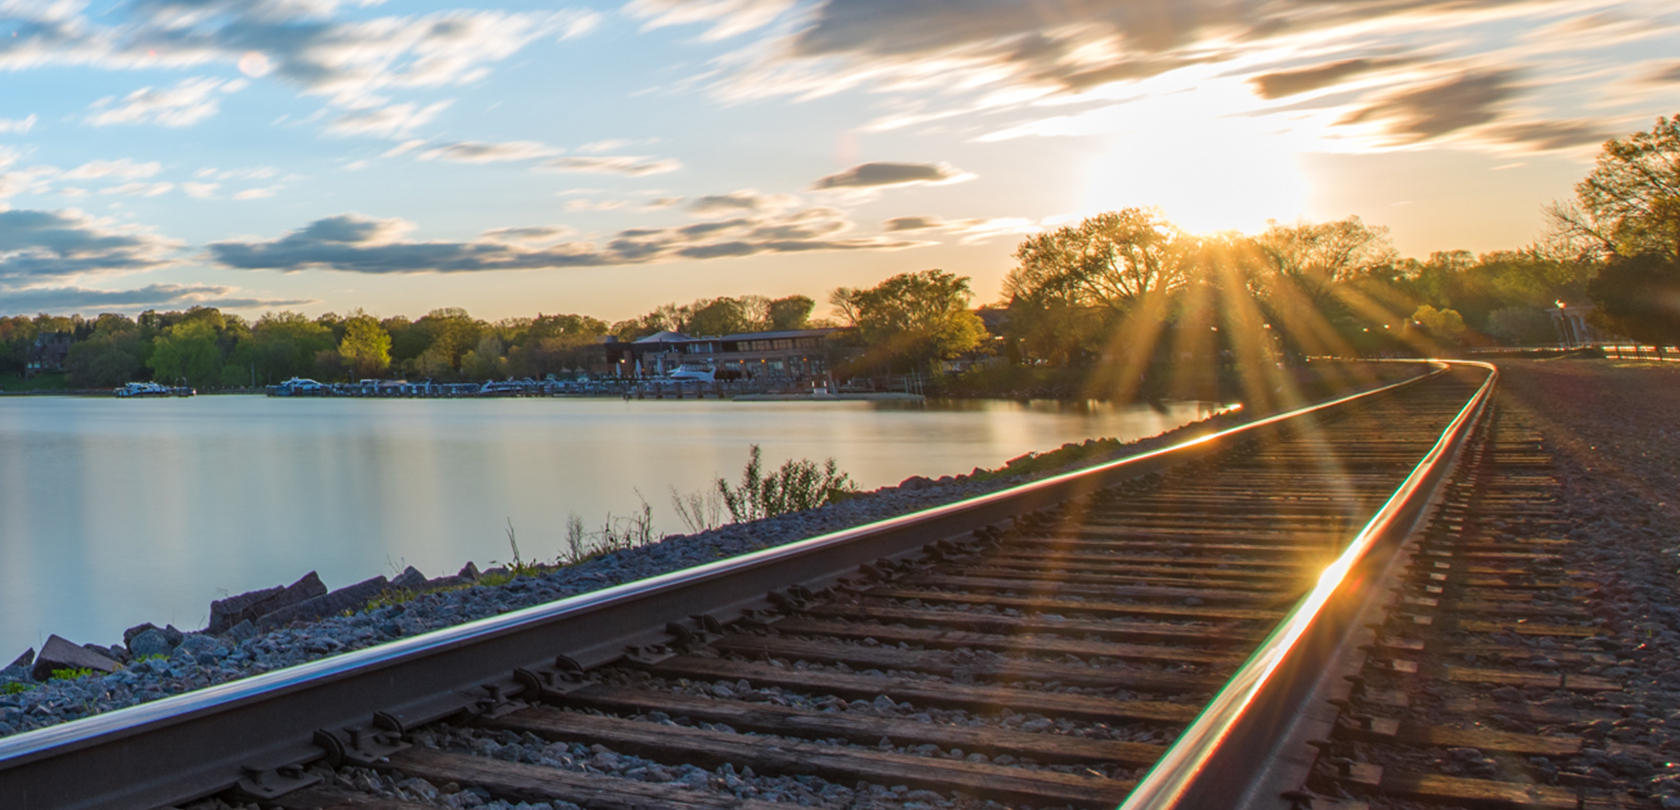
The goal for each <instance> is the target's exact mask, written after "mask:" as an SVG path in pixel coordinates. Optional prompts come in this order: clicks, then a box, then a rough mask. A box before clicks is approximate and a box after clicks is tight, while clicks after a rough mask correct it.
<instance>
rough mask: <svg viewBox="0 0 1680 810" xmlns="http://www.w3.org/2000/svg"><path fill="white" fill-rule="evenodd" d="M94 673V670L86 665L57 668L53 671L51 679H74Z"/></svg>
mask: <svg viewBox="0 0 1680 810" xmlns="http://www.w3.org/2000/svg"><path fill="white" fill-rule="evenodd" d="M92 674H93V670H91V669H88V668H86V667H76V668H74V669H55V670H53V671H52V676H51V677H50V680H54V681H73V680H75V679H77V678H85V677H87V676H89V675H92Z"/></svg>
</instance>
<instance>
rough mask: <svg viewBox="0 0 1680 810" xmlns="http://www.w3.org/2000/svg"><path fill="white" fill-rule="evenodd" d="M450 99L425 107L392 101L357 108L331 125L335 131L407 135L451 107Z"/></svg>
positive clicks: (386, 136)
mask: <svg viewBox="0 0 1680 810" xmlns="http://www.w3.org/2000/svg"><path fill="white" fill-rule="evenodd" d="M449 104H450V102H447V101H439V102H436V103H433V104H428V105H426V106H424V107H421V106H419V105H417V104H412V103H405V104H391V105H389V106H385V107H377V108H372V109H363V110H354V111H351V112H347V113H344V114H343V115H340V116H338V118H336V119H334V120H333V122H332V123H331V124H328V125H327V131H328V132H330V133H333V134H334V135H373V136H376V137H380V138H405V137H408V134H409V133H410V132H412V131H413V130H414V128H415V127H419V126H424V125H426V124H429V123H431V121H432V119H434V118H436V117H437V116H438V113H441V112H443V111H444V110H445V109H447V108H448V107H449Z"/></svg>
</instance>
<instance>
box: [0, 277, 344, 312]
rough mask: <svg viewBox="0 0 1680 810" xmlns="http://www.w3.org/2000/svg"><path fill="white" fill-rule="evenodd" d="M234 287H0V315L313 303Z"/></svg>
mask: <svg viewBox="0 0 1680 810" xmlns="http://www.w3.org/2000/svg"><path fill="white" fill-rule="evenodd" d="M237 291H238V288H236V287H225V286H220V285H214V284H147V285H145V286H143V287H135V288H133V289H129V290H101V289H94V288H90V287H25V288H21V289H0V315H32V314H34V313H37V312H58V313H72V312H80V313H84V314H92V313H95V312H138V311H140V310H146V309H183V308H186V307H191V306H213V307H218V308H221V309H258V308H264V307H295V306H302V305H305V304H313V303H315V301H314V299H310V298H250V297H240V296H237V295H235V294H234V293H236V292H237Z"/></svg>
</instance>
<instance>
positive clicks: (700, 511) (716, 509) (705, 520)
mask: <svg viewBox="0 0 1680 810" xmlns="http://www.w3.org/2000/svg"><path fill="white" fill-rule="evenodd" d="M671 506H672V507H675V508H676V510H677V517H678V518H681V519H682V522H683V525H684V526H686V527H687V528H688V533H689V534H699V533H701V532H705V531H711V530H712V529H715V528H717V527H719V526H722V525H723V493H721V492H719V491H718V490H717V488H716V487H713V488H711V489H703V490H700V491H699V492H694V493H690V494H688V495H682V494H679V493H678V492H677V488H676V487H672V488H671Z"/></svg>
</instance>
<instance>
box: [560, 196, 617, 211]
mask: <svg viewBox="0 0 1680 810" xmlns="http://www.w3.org/2000/svg"><path fill="white" fill-rule="evenodd" d="M629 204H630V203H627V202H625V201H624V200H587V199H583V198H578V199H575V200H567V201H566V210H567V211H611V210H614V209H617V208H623V207H624V206H626V205H629Z"/></svg>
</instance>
